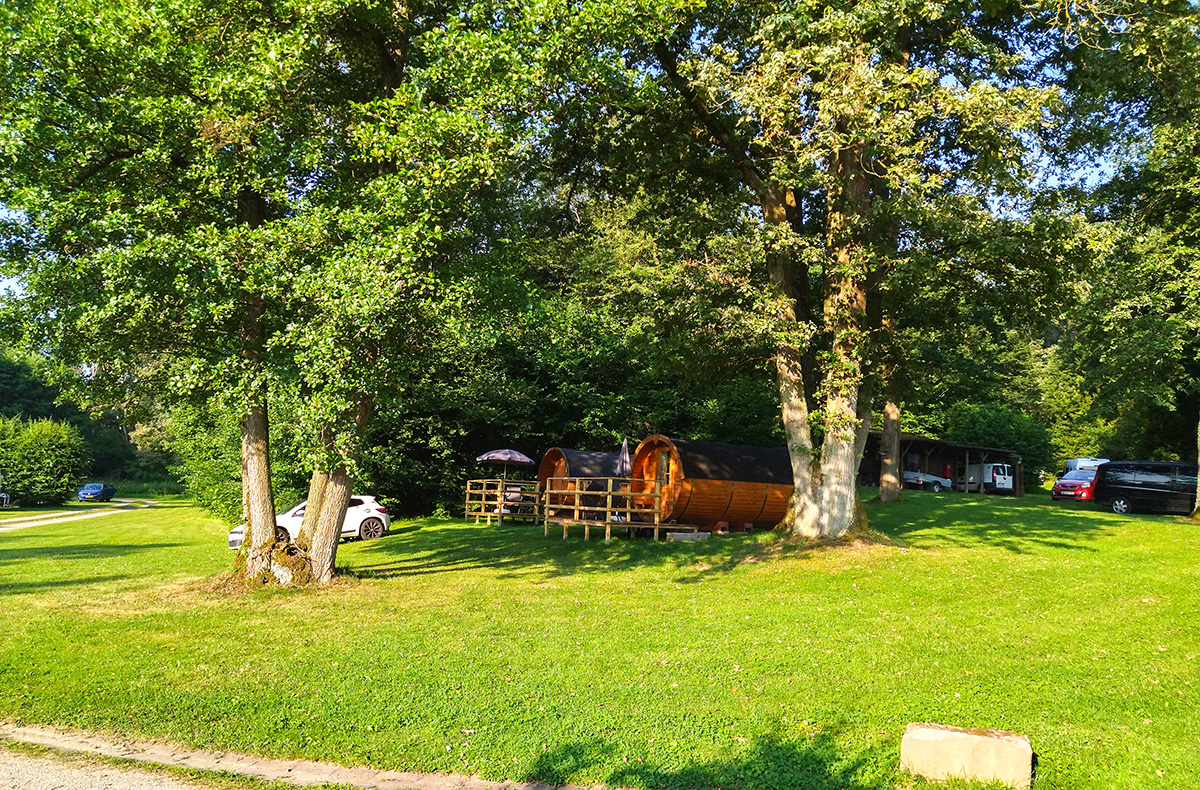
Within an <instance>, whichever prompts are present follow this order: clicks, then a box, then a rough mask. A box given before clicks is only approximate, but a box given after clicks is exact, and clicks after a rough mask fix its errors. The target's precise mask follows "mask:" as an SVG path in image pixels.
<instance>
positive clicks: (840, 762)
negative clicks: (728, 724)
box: [523, 732, 894, 790]
mask: <svg viewBox="0 0 1200 790" xmlns="http://www.w3.org/2000/svg"><path fill="white" fill-rule="evenodd" d="M620 749H621V747H620V746H619V745H618V744H615V743H610V742H607V741H603V740H599V739H594V740H586V741H577V742H574V743H570V744H566V745H563V746H559V747H557V748H554V749H550V750H548V751H546V752H544V753H542V755H541V756H540V757H539V758H538V760H536V761H535V763H534V764H533V766H532V767H531V768H530V770H529V772H528V774H527V775H526V776H525V777H523V778H524V780H525V781H532V782H539V783H550V784H556V785H558V784H565V783H567V782H569V781H570V780H571V779H572V778H574V777H577V776H579V775H580V773H582V772H584V771H586V770H587V769H589V768H592V767H593V766H598V765H603V764H605V763H611V762H612V756H611V755H613V754H614V753H616V752H618V751H619V750H620ZM737 752H738V754H737V755H736V756H731V757H729V758H728V759H717V760H711V761H708V762H690V763H688V764H687V765H685V766H684V767H681V768H671V769H667V768H662V767H659V766H655V765H653V764H651V763H643V762H640V761H633V762H627V763H625V764H624V765H622V766H621V767H618V768H616V769H613V770H610V771H609V772H608V774H607V775H606V776H605V777H604V779H603V782H604V784H605V785H606V786H608V787H640V788H650V789H651V790H657V789H658V788H669V789H670V790H692V789H693V788H695V789H696V790H708V789H709V788H721V789H722V790H799V789H800V788H803V789H804V790H884V788H891V787H892V786H893V785H892V783H891V781H890V779H891V778H894V777H892V776H890V774H891V773H892V772H891V771H889V770H888V768H887V767H886V766H885V764H884V763H885V762H890V761H891V760H892V759H893V758H892V756H891V755H889V754H887V749H886V748H883V747H882V745H880V748H875V749H868V750H863V751H861V752H860V753H858V754H856V755H853V756H846V755H844V754H842V753H841V751H840V748H839V746H838V743H837V739H836V737H835V734H833V733H828V732H820V733H817V734H816V735H814V736H813V737H811V738H806V739H804V740H803V741H786V740H781V739H778V738H773V737H760V738H756V739H754V741H753V743H752V744H751V745H750V746H749V747H748V748H747V747H741V748H738V749H737Z"/></svg>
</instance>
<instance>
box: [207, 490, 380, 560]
mask: <svg viewBox="0 0 1200 790" xmlns="http://www.w3.org/2000/svg"><path fill="white" fill-rule="evenodd" d="M307 504H308V500H304V501H303V502H301V503H300V504H298V505H293V506H292V507H290V508H288V509H287V510H285V511H283V512H282V513H277V514H276V515H275V540H278V541H288V542H291V541H294V540H295V539H296V536H297V535H299V534H300V525H301V524H302V523H303V522H304V506H305V505H307ZM391 525H392V518H391V516H389V515H388V512H387V508H385V507H384V506H383V505H381V504H379V502H377V501H376V500H375V497H370V496H356V497H351V499H350V502H349V503H348V504H347V505H346V520H345V522H343V523H342V540H350V539H353V538H360V539H361V540H374V539H375V538H378V537H382V536H383V535H384V534H385V533H386V532H387V531H388V528H389V527H391ZM245 535H246V525H245V524H239V525H238V526H236V527H234V528H233V529H231V530H229V548H231V549H239V548H241V546H242V541H243V540H245Z"/></svg>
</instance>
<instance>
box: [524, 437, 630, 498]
mask: <svg viewBox="0 0 1200 790" xmlns="http://www.w3.org/2000/svg"><path fill="white" fill-rule="evenodd" d="M617 458H618V454H617V453H594V452H590V451H588V450H572V449H570V448H568V447H551V448H550V449H549V450H547V451H546V454H545V455H544V456H542V463H541V464H540V465H539V466H538V485H540V486H541V487H542V489H543V490H544V489H545V488H546V481H547V480H548V479H550V478H552V477H616V476H617Z"/></svg>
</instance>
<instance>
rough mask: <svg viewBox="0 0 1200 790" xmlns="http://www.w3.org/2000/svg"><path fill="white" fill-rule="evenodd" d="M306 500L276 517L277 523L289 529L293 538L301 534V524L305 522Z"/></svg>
mask: <svg viewBox="0 0 1200 790" xmlns="http://www.w3.org/2000/svg"><path fill="white" fill-rule="evenodd" d="M305 504H307V503H305V502H301V503H300V504H298V505H296V506H295V507H293V508H291V509H290V510H285V511H283V512H282V513H280V514H279V515H278V516H276V517H275V523H276V524H278V525H279V526H281V527H283V528H284V529H286V530H287V531H288V535H290V536H291V538H292V540H295V539H296V536H297V535H299V534H300V526H301V525H302V524H303V523H304V506H305Z"/></svg>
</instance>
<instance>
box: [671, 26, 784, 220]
mask: <svg viewBox="0 0 1200 790" xmlns="http://www.w3.org/2000/svg"><path fill="white" fill-rule="evenodd" d="M654 56H655V57H656V58H657V59H658V63H659V65H660V66H662V70H663V73H665V74H666V75H667V78H668V79H670V80H671V82H672V84H674V85H675V89H676V90H678V91H679V94H680V95H681V96H682V97H683V98H684V101H686V102H687V103H688V106H689V107H691V108H692V112H694V113H695V114H696V117H697V118H698V119H699V121H700V123H702V124H703V125H704V128H705V130H706V131H707V132H708V133H709V134H710V135H712V138H713V139H714V140H716V141H717V143H718V144H719V145H720V146H721V148H722V149H724V151H725V152H726V153H727V154H729V155H730V156H731V157H733V161H734V164H735V165H736V166H737V168H738V170H740V171H741V172H742V177H743V178H744V179H745V181H746V185H747V186H749V187H750V188H751V189H753V190H754V192H755V193H756V194H757V195H758V196H759V197H760V198H762V196H763V195H764V192H763V190H764V188H765V187H764V186H763V180H762V176H761V175H760V174H759V172H758V170H756V169H755V167H754V165H753V164H751V162H750V153H749V152H748V151H747V150H746V146H745V145H742V144H740V143H739V141H738V140H737V139H735V137H734V135H733V134H732V133H731V132H730V131H729V129H727V128H725V127H724V125H723V124H721V123H720V122H719V119H718V118H717V116H716V114H715V113H714V112H713V111H712V109H711V108H709V106H708V102H706V101H704V99H703V97H701V96H700V94H699V93H697V92H696V90H695V88H693V87H692V84H691V83H690V82H688V81H687V80H686V79H684V78H683V76H682V75H681V74H680V73H679V61H678V60H677V59H676V58H675V53H674V52H672V51H671V50H670V49H669V48H668V47H667V45H666V43H665V42H662V41H657V42H655V44H654Z"/></svg>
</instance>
